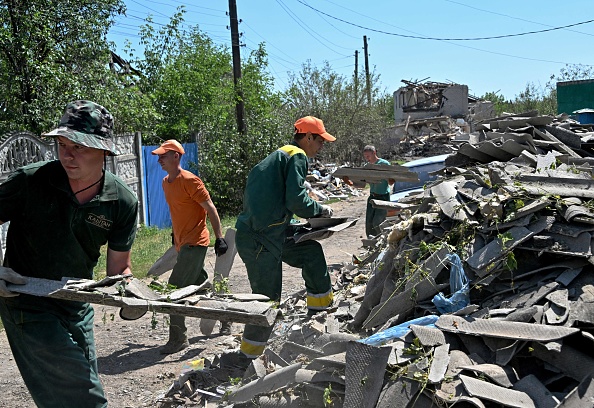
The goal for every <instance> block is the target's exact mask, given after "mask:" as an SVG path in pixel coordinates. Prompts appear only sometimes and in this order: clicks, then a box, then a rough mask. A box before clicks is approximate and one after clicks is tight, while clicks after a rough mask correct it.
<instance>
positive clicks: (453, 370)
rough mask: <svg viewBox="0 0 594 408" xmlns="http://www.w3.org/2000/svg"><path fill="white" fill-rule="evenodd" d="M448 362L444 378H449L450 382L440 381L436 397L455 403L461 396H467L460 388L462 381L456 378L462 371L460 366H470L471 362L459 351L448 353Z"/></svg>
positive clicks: (461, 387)
mask: <svg viewBox="0 0 594 408" xmlns="http://www.w3.org/2000/svg"><path fill="white" fill-rule="evenodd" d="M449 355H450V361H449V363H448V368H447V370H446V373H445V376H446V377H448V378H451V379H452V380H451V381H442V382H441V384H439V385H437V386H436V388H437V389H436V395H437V397H438V398H439V399H441V400H443V401H446V402H455V401H457V399H458V398H460V397H461V396H465V395H468V394H467V393H466V390H465V389H464V387H463V386H462V381H460V379H459V378H458V374H459V373H460V371H462V369H461V368H460V367H461V366H466V365H471V364H472V360H471V359H470V358H469V357H468V356H467V355H466V353H464V352H462V351H460V350H452V351H450V354H449Z"/></svg>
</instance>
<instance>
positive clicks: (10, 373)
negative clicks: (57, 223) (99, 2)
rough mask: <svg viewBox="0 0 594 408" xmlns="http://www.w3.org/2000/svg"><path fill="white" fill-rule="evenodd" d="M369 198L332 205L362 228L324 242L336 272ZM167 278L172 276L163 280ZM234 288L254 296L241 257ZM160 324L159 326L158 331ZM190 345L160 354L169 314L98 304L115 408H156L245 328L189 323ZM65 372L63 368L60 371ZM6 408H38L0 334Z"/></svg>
mask: <svg viewBox="0 0 594 408" xmlns="http://www.w3.org/2000/svg"><path fill="white" fill-rule="evenodd" d="M366 200H367V196H366V195H365V196H361V197H350V198H349V199H348V200H345V201H342V202H339V203H335V204H332V208H333V209H334V216H338V217H352V218H359V221H358V222H357V224H356V225H355V226H354V227H352V228H349V229H347V230H345V231H342V232H340V233H337V234H334V235H333V236H331V237H330V238H327V239H325V240H322V241H320V242H321V243H322V244H323V246H324V252H325V254H326V260H327V262H328V265H329V268H330V270H331V271H333V270H336V268H337V267H339V266H340V265H341V264H342V263H345V262H349V261H350V260H351V255H352V254H353V253H359V251H360V250H361V238H363V235H364V231H365V205H366ZM214 261H215V255H214V251H212V250H209V255H208V258H207V263H206V269H207V270H210V271H212V268H213V266H214ZM161 279H166V276H163V277H161ZM230 287H231V291H232V292H234V293H250V288H249V283H248V280H247V274H246V270H245V266H244V265H243V263H242V262H241V259H240V258H239V256H236V258H235V263H234V266H233V269H232V271H231V275H230ZM303 288H304V286H303V280H302V278H301V273H300V271H299V270H297V269H294V268H291V267H289V266H287V265H285V267H284V271H283V294H287V293H294V292H296V291H299V290H301V289H303ZM154 323H156V328H154V329H153V328H152V326H153V324H154ZM187 323H188V332H189V334H190V347H189V348H187V349H186V350H183V351H181V352H179V353H176V354H172V355H169V356H163V355H161V354H159V352H158V348H159V346H161V345H163V344H164V343H165V342H166V341H167V337H168V327H167V321H166V316H164V315H156V316H152V315H151V314H150V313H147V315H145V316H144V317H142V318H141V319H138V320H135V321H124V320H121V319H120V317H119V316H118V310H117V309H114V308H110V307H103V306H98V305H96V306H95V338H96V343H97V354H98V361H99V372H100V375H101V380H102V382H103V386H104V388H105V392H106V394H107V398H108V400H109V405H110V406H111V407H115V408H136V407H154V406H156V403H155V400H156V398H157V397H158V395H159V394H161V393H163V392H165V391H166V390H167V389H168V387H169V386H170V385H171V384H172V383H173V380H174V379H176V378H177V377H178V376H179V373H180V371H181V369H182V367H183V364H184V362H186V361H189V360H195V359H197V358H200V357H209V356H213V355H215V354H220V353H221V352H223V351H224V350H226V349H230V348H236V347H238V344H239V343H238V339H239V335H240V333H241V331H242V330H243V326H242V325H240V324H234V325H233V334H232V335H231V336H218V335H216V332H217V329H218V327H215V331H214V333H213V335H212V336H203V335H202V334H201V333H200V331H199V320H198V319H191V318H189V319H187ZM56 369H57V370H59V367H56ZM0 407H2V408H9V407H10V408H21V407H22V408H29V407H35V404H34V403H33V400H32V399H31V397H30V396H29V392H28V391H27V388H26V387H25V384H24V383H23V380H22V379H21V376H20V374H19V371H18V369H17V367H16V364H15V362H14V360H13V358H12V353H11V351H10V347H9V346H8V340H7V338H6V336H5V334H4V332H0Z"/></svg>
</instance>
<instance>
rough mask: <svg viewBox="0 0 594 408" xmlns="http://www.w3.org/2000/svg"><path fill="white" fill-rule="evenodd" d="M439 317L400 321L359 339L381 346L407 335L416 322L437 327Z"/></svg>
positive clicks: (419, 324) (371, 344) (420, 324)
mask: <svg viewBox="0 0 594 408" xmlns="http://www.w3.org/2000/svg"><path fill="white" fill-rule="evenodd" d="M438 318H439V316H435V315H430V316H423V317H418V318H416V319H412V320H409V321H407V322H404V323H400V324H399V325H398V326H393V327H390V328H389V329H386V330H384V331H381V332H379V333H375V334H373V335H371V336H369V337H367V338H365V339H361V340H359V342H360V343H365V344H369V345H370V346H381V345H382V344H385V343H387V342H388V341H390V340H393V339H396V338H399V337H402V336H405V335H406V334H407V333H408V332H409V331H410V329H409V327H410V325H411V324H416V325H418V326H427V327H435V322H436V321H437V319H438Z"/></svg>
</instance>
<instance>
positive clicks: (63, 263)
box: [0, 160, 138, 280]
mask: <svg viewBox="0 0 594 408" xmlns="http://www.w3.org/2000/svg"><path fill="white" fill-rule="evenodd" d="M137 213H138V200H137V199H136V197H135V196H134V194H133V193H132V191H131V190H130V189H129V188H128V186H126V185H125V184H124V182H123V181H121V180H120V179H119V178H117V177H116V176H114V175H113V174H112V173H110V172H107V171H106V172H105V178H104V181H103V186H102V189H101V191H100V192H99V195H97V196H96V197H95V198H93V199H92V200H91V201H89V202H88V203H85V204H79V203H78V201H77V200H76V198H75V197H74V195H73V193H72V189H71V188H70V184H69V183H68V176H67V175H66V172H65V171H64V168H63V167H62V165H61V164H60V162H59V161H57V160H56V161H52V162H47V163H43V162H42V163H35V164H32V165H29V166H26V167H23V168H21V169H19V170H17V171H15V172H14V173H13V174H11V176H10V177H9V178H8V180H6V181H5V182H4V183H2V184H1V185H0V220H2V221H4V222H6V221H10V226H9V227H8V237H7V239H6V241H7V247H6V256H5V258H4V264H5V266H9V267H11V268H12V269H14V270H15V271H16V272H18V273H20V274H21V275H25V276H32V277H36V278H45V279H53V280H61V279H62V277H65V276H66V277H73V278H85V279H91V278H92V277H93V268H94V267H95V265H96V264H97V260H98V259H99V255H100V252H99V250H100V248H101V246H102V245H104V244H106V243H107V245H108V247H109V248H111V249H113V250H115V251H122V252H125V251H128V250H130V248H131V247H132V242H133V241H134V236H135V234H136V224H137V220H136V216H137Z"/></svg>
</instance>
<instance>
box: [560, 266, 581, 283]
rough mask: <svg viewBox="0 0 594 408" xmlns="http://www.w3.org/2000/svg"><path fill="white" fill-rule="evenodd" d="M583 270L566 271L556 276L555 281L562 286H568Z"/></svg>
mask: <svg viewBox="0 0 594 408" xmlns="http://www.w3.org/2000/svg"><path fill="white" fill-rule="evenodd" d="M583 269H584V268H583V267H580V268H573V269H567V270H565V271H564V272H562V273H561V275H559V276H557V278H556V279H555V281H556V282H559V283H560V284H562V285H563V286H569V284H570V283H571V282H572V281H573V280H574V279H575V278H576V277H577V276H578V275H579V274H580V273H581V272H582V270H583Z"/></svg>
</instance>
